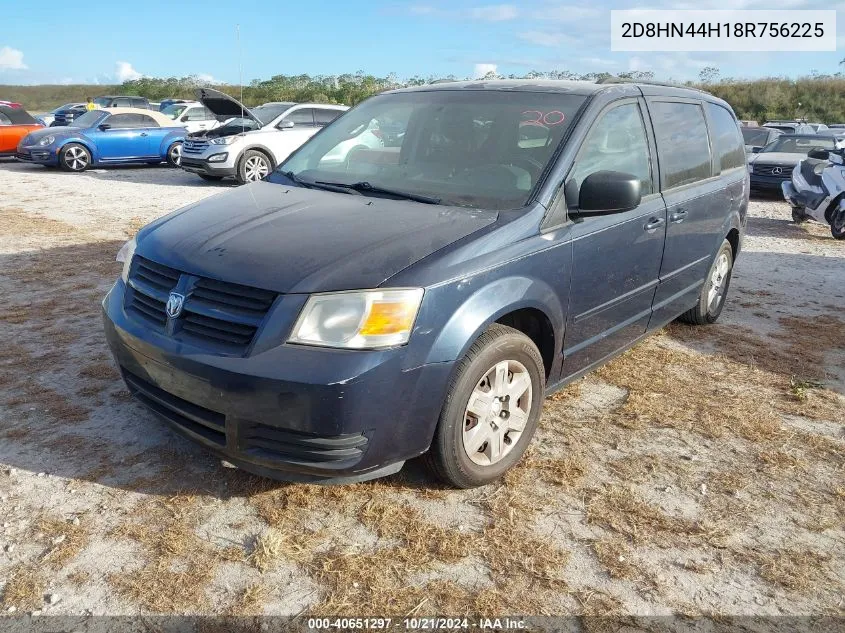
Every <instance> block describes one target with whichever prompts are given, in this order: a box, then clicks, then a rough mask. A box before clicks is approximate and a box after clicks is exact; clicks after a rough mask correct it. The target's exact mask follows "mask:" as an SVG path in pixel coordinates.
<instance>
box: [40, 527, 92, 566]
mask: <svg viewBox="0 0 845 633" xmlns="http://www.w3.org/2000/svg"><path fill="white" fill-rule="evenodd" d="M34 529H35V530H37V531H38V532H39V533H40V534H41V535H42V540H43V541H44V542H45V544H46V546H47V550H46V551H45V552H44V553H43V554H42V555H41V558H40V560H41V562H42V563H43V564H44V565H45V566H47V567H48V568H50V569H52V570H54V571H58V570H59V569H61V568H63V567H64V566H65V565H66V564H67V563H68V562H70V561H71V560H72V559H74V558H76V556H77V554H79V552H81V551H82V550H83V549H84V548H85V547H86V546H87V545H88V542H89V541H90V538H91V535H90V533H89V530H88V526H87V524H86V523H85V522H82V521H80V524H79V525H74V524H73V523H71V522H69V521H66V520H65V519H63V518H59V517H55V516H51V515H44V516H42V517H41V518H39V519H38V521H36V522H35V526H34Z"/></svg>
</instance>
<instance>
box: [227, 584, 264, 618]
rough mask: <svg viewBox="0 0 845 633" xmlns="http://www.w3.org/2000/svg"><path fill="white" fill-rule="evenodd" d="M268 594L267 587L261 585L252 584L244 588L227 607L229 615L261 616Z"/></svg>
mask: <svg viewBox="0 0 845 633" xmlns="http://www.w3.org/2000/svg"><path fill="white" fill-rule="evenodd" d="M269 593H270V592H269V591H268V589H267V587H265V586H264V585H262V584H258V583H254V584H251V585H249V586H248V587H245V588H244V589H243V590H241V591H240V593H239V594H238V597H237V599H236V600H235V602H234V604H232V605H231V606H230V607H229V609H228V613H229V615H238V616H244V615H261V614H262V613H263V611H264V603H265V602H267V597H268V596H269Z"/></svg>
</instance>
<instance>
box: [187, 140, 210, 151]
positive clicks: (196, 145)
mask: <svg viewBox="0 0 845 633" xmlns="http://www.w3.org/2000/svg"><path fill="white" fill-rule="evenodd" d="M208 145H209V143H208V141H206V140H205V139H202V140H200V139H192V138H186V139H185V141H184V142H183V143H182V153H183V154H202V153H203V152H204V151H205V150H207V149H208Z"/></svg>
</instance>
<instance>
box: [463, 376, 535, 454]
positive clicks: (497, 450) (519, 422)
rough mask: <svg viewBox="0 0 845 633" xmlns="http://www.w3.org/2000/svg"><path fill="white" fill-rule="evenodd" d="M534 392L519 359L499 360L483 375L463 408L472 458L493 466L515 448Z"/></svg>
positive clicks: (466, 443) (465, 438) (466, 442)
mask: <svg viewBox="0 0 845 633" xmlns="http://www.w3.org/2000/svg"><path fill="white" fill-rule="evenodd" d="M532 396H533V393H532V386H531V375H530V374H529V373H528V370H527V369H526V368H525V366H524V365H523V364H522V363H520V362H519V361H515V360H504V361H501V362H498V363H496V365H494V366H493V367H491V368H490V369H489V370H488V371H487V372H486V373H485V374H484V376H482V378H481V380H479V381H478V383H477V384H476V386H475V389H473V391H472V394H471V395H470V397H469V402H468V403H467V407H466V411H465V412H464V428H463V445H464V450H465V451H466V454H467V456H468V457H469V458H470V460H472V462H474V463H475V464H478V465H480V466H491V465H493V464H495V463H497V462H499V461H501V460H502V459H503V458H504V457H505V456H506V455H507V454H508V453H509V452H510V451H511V450H513V447H514V446H516V443H517V441H518V440H519V436H520V435H521V434H522V432H523V430H524V429H525V425H526V424H527V423H528V415H529V413H530V412H531V399H532Z"/></svg>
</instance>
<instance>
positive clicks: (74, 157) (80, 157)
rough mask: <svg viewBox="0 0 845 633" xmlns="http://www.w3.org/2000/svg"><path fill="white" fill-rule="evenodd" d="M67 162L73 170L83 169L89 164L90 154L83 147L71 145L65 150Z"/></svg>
mask: <svg viewBox="0 0 845 633" xmlns="http://www.w3.org/2000/svg"><path fill="white" fill-rule="evenodd" d="M65 162H66V163H67V166H68V167H70V168H71V169H72V170H73V171H82V170H83V169H85V168H86V167H87V166H88V154H87V153H86V152H85V150H84V149H82V148H81V147H69V148H68V149H67V150H66V151H65Z"/></svg>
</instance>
